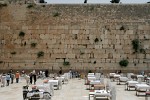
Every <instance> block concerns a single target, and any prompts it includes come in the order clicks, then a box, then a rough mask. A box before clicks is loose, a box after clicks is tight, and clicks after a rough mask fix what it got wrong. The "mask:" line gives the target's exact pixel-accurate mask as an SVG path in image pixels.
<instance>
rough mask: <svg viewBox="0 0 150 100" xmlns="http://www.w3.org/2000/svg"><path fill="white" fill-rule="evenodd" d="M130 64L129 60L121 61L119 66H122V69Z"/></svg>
mask: <svg viewBox="0 0 150 100" xmlns="http://www.w3.org/2000/svg"><path fill="white" fill-rule="evenodd" d="M128 64H129V62H128V60H121V61H120V62H119V65H120V66H121V67H127V66H128Z"/></svg>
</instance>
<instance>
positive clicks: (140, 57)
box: [137, 54, 145, 59]
mask: <svg viewBox="0 0 150 100" xmlns="http://www.w3.org/2000/svg"><path fill="white" fill-rule="evenodd" d="M144 57H145V55H144V54H137V58H139V59H143V58H144Z"/></svg>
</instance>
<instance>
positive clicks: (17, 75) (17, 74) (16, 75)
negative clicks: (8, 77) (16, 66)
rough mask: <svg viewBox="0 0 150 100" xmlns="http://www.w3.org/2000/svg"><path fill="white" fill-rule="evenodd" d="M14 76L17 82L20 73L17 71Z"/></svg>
mask: <svg viewBox="0 0 150 100" xmlns="http://www.w3.org/2000/svg"><path fill="white" fill-rule="evenodd" d="M15 78H16V83H19V78H20V73H19V71H17V72H16V74H15Z"/></svg>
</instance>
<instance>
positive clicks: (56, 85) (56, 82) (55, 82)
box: [48, 80, 59, 89]
mask: <svg viewBox="0 0 150 100" xmlns="http://www.w3.org/2000/svg"><path fill="white" fill-rule="evenodd" d="M48 83H52V84H53V86H54V87H57V89H59V84H58V80H49V81H48Z"/></svg>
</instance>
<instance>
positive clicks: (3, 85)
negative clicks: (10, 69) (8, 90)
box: [1, 73, 6, 87]
mask: <svg viewBox="0 0 150 100" xmlns="http://www.w3.org/2000/svg"><path fill="white" fill-rule="evenodd" d="M1 81H2V85H1V87H5V84H6V75H5V73H3V74H2V76H1Z"/></svg>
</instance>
